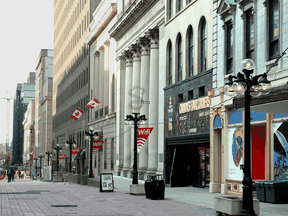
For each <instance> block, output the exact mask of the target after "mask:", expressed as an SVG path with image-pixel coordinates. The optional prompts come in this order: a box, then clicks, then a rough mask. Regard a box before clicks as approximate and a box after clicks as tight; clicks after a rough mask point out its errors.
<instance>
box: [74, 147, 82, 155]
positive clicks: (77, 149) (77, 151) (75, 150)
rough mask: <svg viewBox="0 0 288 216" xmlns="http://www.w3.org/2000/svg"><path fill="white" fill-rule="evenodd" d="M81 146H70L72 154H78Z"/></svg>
mask: <svg viewBox="0 0 288 216" xmlns="http://www.w3.org/2000/svg"><path fill="white" fill-rule="evenodd" d="M80 149H81V148H72V154H76V155H77V154H78V153H79V151H80Z"/></svg>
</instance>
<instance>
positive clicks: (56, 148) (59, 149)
mask: <svg viewBox="0 0 288 216" xmlns="http://www.w3.org/2000/svg"><path fill="white" fill-rule="evenodd" d="M54 150H55V151H56V153H57V170H56V171H58V168H59V151H62V148H61V147H60V145H59V144H57V146H56V147H54Z"/></svg>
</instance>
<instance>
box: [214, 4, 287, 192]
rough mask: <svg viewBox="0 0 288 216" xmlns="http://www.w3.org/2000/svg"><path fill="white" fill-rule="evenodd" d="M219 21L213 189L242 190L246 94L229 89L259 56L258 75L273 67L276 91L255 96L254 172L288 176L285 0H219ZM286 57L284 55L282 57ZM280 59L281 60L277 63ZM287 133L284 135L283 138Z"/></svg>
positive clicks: (263, 176)
mask: <svg viewBox="0 0 288 216" xmlns="http://www.w3.org/2000/svg"><path fill="white" fill-rule="evenodd" d="M214 5H215V7H214V9H215V11H216V13H217V18H216V20H215V22H214V23H217V25H216V26H215V28H214V30H213V31H214V32H215V33H217V47H216V49H215V51H216V52H215V55H216V56H217V64H215V70H216V71H217V76H216V79H215V81H216V82H215V83H214V85H213V90H212V91H211V92H210V96H211V107H212V108H213V109H211V115H210V142H211V144H210V149H211V156H210V158H211V172H210V176H211V179H210V188H209V190H210V192H221V193H222V194H236V195H241V194H242V180H243V171H242V170H241V169H240V165H242V164H243V161H244V160H243V157H244V155H243V153H244V145H243V142H244V139H243V137H244V132H243V130H244V128H243V125H244V122H245V119H244V111H243V110H244V99H243V97H241V96H238V97H236V98H235V95H234V96H233V97H234V99H233V97H231V96H228V95H225V94H224V88H223V87H224V85H225V82H226V81H227V79H228V77H229V76H230V75H233V76H236V74H237V73H238V72H241V68H240V64H241V62H242V61H243V60H244V59H246V58H250V59H253V60H254V62H255V64H256V69H255V70H254V72H253V76H255V75H259V74H263V73H266V72H267V75H268V77H267V78H268V80H269V81H271V84H272V88H273V89H272V91H271V92H270V93H269V94H268V95H261V96H260V97H252V99H251V129H250V131H251V145H250V148H251V174H252V179H253V182H255V181H263V180H279V181H282V180H283V179H285V178H287V174H285V172H286V171H287V167H288V164H287V157H288V155H287V154H288V153H287V152H288V145H287V142H286V141H285V142H284V141H283V140H287V137H288V134H287V130H286V129H287V119H288V118H287V117H288V112H287V109H286V107H287V104H288V100H287V99H288V98H287V81H288V75H287V67H288V60H287V58H286V56H285V55H284V57H281V54H282V53H283V52H284V51H285V50H286V48H287V47H288V38H287V31H288V29H287V22H288V18H287V10H288V5H287V3H286V2H285V1H278V0H271V1H268V0H267V1H245V0H243V1H242V0H239V1H228V0H221V1H214ZM279 57H281V58H280V59H279V60H278V58H279ZM275 62H276V63H275ZM281 137H282V138H284V139H282V138H281Z"/></svg>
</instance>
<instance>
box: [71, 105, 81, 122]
mask: <svg viewBox="0 0 288 216" xmlns="http://www.w3.org/2000/svg"><path fill="white" fill-rule="evenodd" d="M83 113H84V112H83V111H82V110H81V109H80V108H79V107H78V108H77V109H76V110H75V112H74V113H73V114H72V115H71V117H70V118H73V119H74V120H75V121H77V120H78V119H79V118H80V116H81V115H82V114H83Z"/></svg>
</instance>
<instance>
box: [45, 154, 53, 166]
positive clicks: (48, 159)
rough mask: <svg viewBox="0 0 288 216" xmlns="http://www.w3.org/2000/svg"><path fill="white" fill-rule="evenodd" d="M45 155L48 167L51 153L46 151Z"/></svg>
mask: <svg viewBox="0 0 288 216" xmlns="http://www.w3.org/2000/svg"><path fill="white" fill-rule="evenodd" d="M45 154H47V156H48V159H47V165H48V166H49V156H50V155H52V152H49V151H47V152H45Z"/></svg>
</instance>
